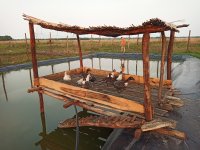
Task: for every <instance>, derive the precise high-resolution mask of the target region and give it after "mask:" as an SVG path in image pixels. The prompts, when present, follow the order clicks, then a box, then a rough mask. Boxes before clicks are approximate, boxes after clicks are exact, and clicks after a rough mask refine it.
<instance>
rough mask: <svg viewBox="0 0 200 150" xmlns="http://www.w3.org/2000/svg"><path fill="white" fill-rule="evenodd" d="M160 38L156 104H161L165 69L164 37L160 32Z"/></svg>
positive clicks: (163, 33)
mask: <svg viewBox="0 0 200 150" xmlns="http://www.w3.org/2000/svg"><path fill="white" fill-rule="evenodd" d="M161 36H162V54H161V66H160V82H159V89H158V103H159V104H161V100H162V87H163V78H164V67H165V54H166V37H165V32H161Z"/></svg>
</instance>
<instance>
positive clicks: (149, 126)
mask: <svg viewBox="0 0 200 150" xmlns="http://www.w3.org/2000/svg"><path fill="white" fill-rule="evenodd" d="M163 127H170V128H175V127H176V124H175V122H173V121H170V120H161V119H154V120H152V121H150V122H145V124H143V125H142V127H141V129H142V131H143V132H145V131H151V130H156V129H160V128H163Z"/></svg>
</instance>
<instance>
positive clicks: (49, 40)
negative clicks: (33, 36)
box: [49, 32, 51, 45]
mask: <svg viewBox="0 0 200 150" xmlns="http://www.w3.org/2000/svg"><path fill="white" fill-rule="evenodd" d="M49 44H50V45H51V32H50V33H49Z"/></svg>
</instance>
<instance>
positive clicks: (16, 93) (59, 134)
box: [0, 58, 179, 150]
mask: <svg viewBox="0 0 200 150" xmlns="http://www.w3.org/2000/svg"><path fill="white" fill-rule="evenodd" d="M122 61H124V63H125V67H126V70H125V71H126V73H130V74H137V75H142V74H143V70H142V61H141V60H138V61H136V60H120V59H110V58H92V59H84V61H83V63H84V66H87V67H93V68H97V69H102V70H112V69H116V70H117V71H120V65H121V62H122ZM178 64H179V62H176V63H173V64H172V68H174V67H176V66H177V65H178ZM159 66H160V62H158V61H151V62H150V76H151V77H159ZM78 67H79V61H71V62H69V63H61V64H56V65H49V66H42V67H39V75H40V76H43V75H48V74H52V73H57V72H61V71H64V70H69V69H74V68H78ZM136 68H137V69H136ZM32 74H33V73H32V69H22V70H17V71H10V72H4V73H3V74H1V75H0V149H1V150H11V149H19V150H27V149H28V150H37V149H38V150H39V149H42V150H46V149H55V150H57V149H59V150H62V149H63V150H64V149H74V147H75V144H76V128H70V129H58V128H57V125H58V123H59V122H60V121H62V120H65V119H67V118H72V117H75V115H76V113H75V108H74V107H70V108H68V109H64V108H63V102H61V101H58V100H55V99H54V98H51V97H48V96H45V95H44V103H45V114H40V111H39V98H38V94H37V93H32V94H28V93H27V89H28V88H30V87H31V83H32V76H33V75H32ZM77 109H78V112H79V113H78V115H79V116H86V115H88V113H91V112H86V111H83V110H82V108H77ZM79 130H80V133H79V149H80V150H81V149H82V150H85V149H87V150H89V149H91V150H96V149H97V150H98V149H101V148H102V146H103V145H104V143H105V141H106V139H107V137H108V136H109V134H110V133H111V132H112V130H111V129H105V128H94V127H81V128H80V129H79Z"/></svg>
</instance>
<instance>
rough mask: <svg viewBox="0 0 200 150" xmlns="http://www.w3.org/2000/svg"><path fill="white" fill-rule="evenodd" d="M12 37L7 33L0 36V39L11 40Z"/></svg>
mask: <svg viewBox="0 0 200 150" xmlns="http://www.w3.org/2000/svg"><path fill="white" fill-rule="evenodd" d="M12 39H13V38H12V37H11V36H9V35H4V36H0V41H8V40H12Z"/></svg>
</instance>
